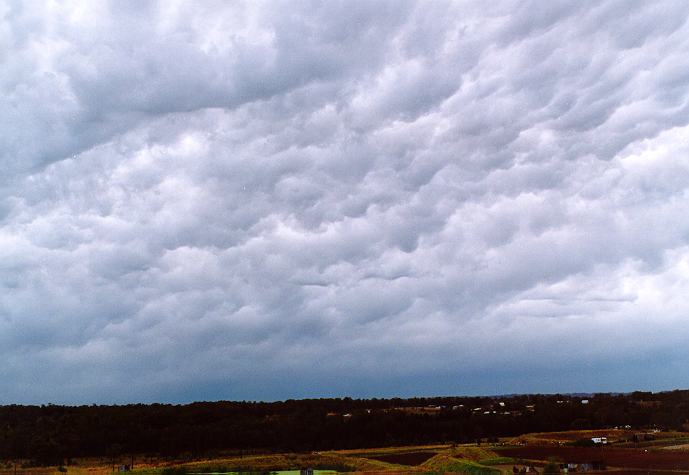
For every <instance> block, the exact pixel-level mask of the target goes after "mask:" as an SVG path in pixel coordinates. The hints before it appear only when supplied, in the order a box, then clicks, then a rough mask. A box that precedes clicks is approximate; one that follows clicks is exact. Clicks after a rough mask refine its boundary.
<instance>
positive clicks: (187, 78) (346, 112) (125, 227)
mask: <svg viewBox="0 0 689 475" xmlns="http://www.w3.org/2000/svg"><path fill="white" fill-rule="evenodd" d="M0 18H1V21H0V45H2V47H0V64H1V66H0V91H1V94H0V165H1V166H2V170H3V172H2V176H1V178H0V358H1V359H2V361H3V363H2V365H0V395H1V396H0V398H1V399H0V402H67V403H90V402H131V401H155V400H158V401H190V400H199V399H203V400H212V399H266V400H274V399H283V398H290V397H306V396H314V397H318V396H345V395H352V396H392V395H424V394H474V393H490V394H498V393H511V392H527V391H528V392H555V391H603V390H606V391H624V390H633V389H651V390H657V389H667V388H676V387H687V386H689V377H688V376H687V373H686V371H685V369H686V368H687V367H688V366H689V346H687V342H689V320H688V318H689V299H687V298H686V296H687V295H689V213H687V210H689V59H688V58H689V24H688V23H687V20H688V19H689V3H687V2H684V1H676V2H672V1H664V2H663V1H659V2H653V3H648V2H629V1H624V2H621V1H607V2H541V1H535V2H497V3H496V2H492V3H491V4H490V5H486V4H485V2H459V3H454V2H453V3H445V2H406V1H390V2H385V1H380V2H378V1H377V2H373V1H371V2H364V1H356V2H351V1H349V2H325V3H320V2H306V1H304V2H265V3H264V2H246V3H237V2H232V3H227V2H210V1H209V2H200V3H199V2H196V4H192V2H184V1H182V2H170V1H167V2H159V3H155V2H121V1H117V2H100V1H93V2H64V3H63V2H60V3H53V2H39V3H36V4H34V3H32V2H9V4H8V3H4V4H3V5H0Z"/></svg>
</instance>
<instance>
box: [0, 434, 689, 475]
mask: <svg viewBox="0 0 689 475" xmlns="http://www.w3.org/2000/svg"><path fill="white" fill-rule="evenodd" d="M632 434H633V433H632V432H631V431H623V430H618V429H611V430H605V431H600V430H598V431H567V432H551V433H534V434H525V435H522V436H519V437H516V438H509V439H501V442H500V443H499V444H493V445H480V446H477V445H476V444H465V445H448V444H444V445H421V446H404V447H381V448H371V449H357V450H333V451H322V452H312V453H298V454H296V453H283V454H263V455H260V454H259V455H249V456H247V455H245V456H241V457H240V456H226V457H217V458H213V459H206V460H195V461H184V460H169V459H155V458H137V459H135V469H134V470H133V471H132V472H131V473H132V475H191V474H210V473H215V474H219V473H223V474H231V473H235V472H263V473H266V472H271V471H291V472H289V473H287V472H283V473H280V474H279V475H298V470H299V469H301V468H307V467H310V468H313V469H316V470H318V469H320V470H324V471H325V472H317V473H316V475H333V474H334V473H335V472H356V473H360V474H369V473H370V474H385V475H394V474H398V473H399V474H402V473H417V474H421V473H446V472H452V473H464V474H469V475H501V474H511V473H512V468H513V466H517V467H518V468H521V467H523V466H525V465H533V466H535V467H536V468H537V469H538V468H539V467H543V465H545V463H546V461H547V460H548V459H549V458H551V457H557V458H559V459H560V460H562V461H568V459H582V460H583V459H597V460H598V459H600V460H604V461H605V462H606V464H607V465H608V467H609V468H612V470H608V471H610V472H611V474H612V472H613V471H614V474H613V475H623V472H624V471H625V470H644V471H648V472H649V473H650V472H653V473H655V472H658V473H656V475H660V473H659V471H662V470H665V471H668V470H670V471H672V473H674V474H681V473H686V474H689V443H687V442H688V441H689V433H680V432H676V433H675V432H672V433H671V432H665V433H656V434H654V436H655V437H656V439H655V440H653V441H648V442H642V443H639V444H636V446H635V447H632V446H630V445H629V444H625V443H619V444H614V443H613V444H609V445H608V446H606V447H604V448H580V447H570V446H567V445H566V444H567V443H568V442H572V441H575V440H578V439H583V438H590V437H601V436H604V437H608V439H609V440H611V441H615V440H626V439H628V438H629V436H630V435H632ZM74 462H75V463H74V464H72V465H69V466H68V467H66V471H67V474H69V475H112V473H113V465H112V464H111V463H110V462H109V461H105V460H99V459H81V460H76V461H74ZM119 463H120V462H118V464H119ZM121 463H129V460H127V461H124V460H123V461H121ZM4 467H5V468H0V475H14V473H15V472H14V469H13V468H12V466H11V464H5V465H4ZM539 470H540V469H539ZM16 473H17V475H53V474H59V473H61V472H60V471H58V467H47V468H19V469H18V470H17V472H16Z"/></svg>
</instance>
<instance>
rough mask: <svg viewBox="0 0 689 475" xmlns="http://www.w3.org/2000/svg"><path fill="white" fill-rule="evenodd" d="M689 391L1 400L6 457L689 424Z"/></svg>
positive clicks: (183, 453)
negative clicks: (75, 402) (76, 402)
mask: <svg viewBox="0 0 689 475" xmlns="http://www.w3.org/2000/svg"><path fill="white" fill-rule="evenodd" d="M688 424H689V390H677V391H669V392H659V393H650V392H633V393H626V394H591V395H583V394H577V395H573V394H556V395H509V396H492V397H428V398H408V399H400V398H392V399H351V398H341V399H305V400H287V401H281V402H251V401H242V402H231V401H219V402H196V403H191V404H184V405H173V404H132V405H119V406H102V405H91V406H60V405H42V406H21V405H5V406H0V428H2V429H1V431H0V458H1V459H4V460H24V461H27V462H26V463H28V464H33V465H55V464H62V463H68V462H69V460H70V459H71V458H76V457H106V456H118V457H121V456H125V455H135V454H136V455H140V454H150V455H155V456H160V457H178V458H179V457H188V458H189V459H192V458H195V457H212V456H217V455H220V454H229V453H233V454H250V453H256V452H263V453H265V452H310V451H318V450H328V449H347V448H366V447H385V446H398V445H410V444H425V443H466V442H478V443H480V442H481V441H490V440H492V439H494V438H496V437H498V436H501V437H504V436H510V435H519V434H523V433H526V432H546V431H560V430H569V429H598V428H611V427H627V426H628V427H631V428H635V429H637V428H638V429H649V428H661V429H669V430H682V429H684V430H686V429H687V428H688Z"/></svg>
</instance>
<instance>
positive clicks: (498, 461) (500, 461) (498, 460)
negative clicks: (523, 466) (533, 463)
mask: <svg viewBox="0 0 689 475" xmlns="http://www.w3.org/2000/svg"><path fill="white" fill-rule="evenodd" d="M478 463H480V464H481V465H510V464H512V465H514V464H516V463H519V461H518V460H517V459H514V458H512V457H491V458H488V459H482V460H479V461H478Z"/></svg>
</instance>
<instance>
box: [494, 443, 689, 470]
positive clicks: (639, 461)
mask: <svg viewBox="0 0 689 475" xmlns="http://www.w3.org/2000/svg"><path fill="white" fill-rule="evenodd" d="M499 453H500V455H505V456H508V457H515V458H522V459H529V460H547V459H548V458H549V457H556V458H558V459H561V460H562V461H563V462H574V463H581V462H591V461H602V462H604V463H605V464H606V465H607V466H608V467H620V468H628V469H644V470H648V469H655V470H683V471H689V456H688V455H687V454H686V453H683V452H681V451H658V450H648V451H644V449H612V448H607V447H606V448H583V447H558V446H552V447H547V446H540V447H514V448H505V449H500V451H499ZM616 473H617V472H616Z"/></svg>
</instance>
